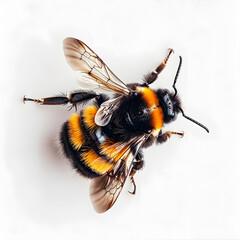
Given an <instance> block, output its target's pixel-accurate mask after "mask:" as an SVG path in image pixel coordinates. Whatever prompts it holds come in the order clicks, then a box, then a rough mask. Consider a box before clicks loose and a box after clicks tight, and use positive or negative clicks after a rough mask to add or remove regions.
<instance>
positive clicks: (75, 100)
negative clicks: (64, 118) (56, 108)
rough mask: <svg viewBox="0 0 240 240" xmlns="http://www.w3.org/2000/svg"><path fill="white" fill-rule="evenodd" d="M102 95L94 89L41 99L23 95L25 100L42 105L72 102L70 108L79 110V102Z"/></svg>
mask: <svg viewBox="0 0 240 240" xmlns="http://www.w3.org/2000/svg"><path fill="white" fill-rule="evenodd" d="M99 96H100V95H98V94H97V93H95V92H93V91H78V92H73V93H71V94H70V95H69V96H68V97H67V96H57V97H47V98H41V99H32V98H27V97H26V96H24V97H23V102H24V103H25V102H26V101H32V102H36V103H39V104H41V105H64V104H67V103H70V104H72V106H71V107H70V110H71V109H72V108H73V107H75V108H76V110H77V104H79V103H84V102H86V101H89V100H91V99H93V98H96V99H97V98H99Z"/></svg>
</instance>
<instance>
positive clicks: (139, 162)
mask: <svg viewBox="0 0 240 240" xmlns="http://www.w3.org/2000/svg"><path fill="white" fill-rule="evenodd" d="M143 165H144V161H143V160H142V159H139V160H137V161H136V162H133V167H132V170H131V172H130V174H129V176H130V180H131V182H132V184H133V191H132V192H130V191H128V192H129V193H131V194H132V195H135V194H136V188H137V187H136V183H135V180H134V175H135V173H136V172H137V171H138V170H140V169H141V168H143Z"/></svg>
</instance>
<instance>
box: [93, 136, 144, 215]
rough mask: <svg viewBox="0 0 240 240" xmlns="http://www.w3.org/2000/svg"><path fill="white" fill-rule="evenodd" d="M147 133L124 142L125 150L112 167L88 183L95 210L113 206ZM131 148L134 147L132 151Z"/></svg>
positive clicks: (103, 209) (102, 210)
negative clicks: (109, 170)
mask: <svg viewBox="0 0 240 240" xmlns="http://www.w3.org/2000/svg"><path fill="white" fill-rule="evenodd" d="M147 137H148V135H144V136H141V137H135V138H133V139H132V140H130V141H129V142H128V143H127V144H126V146H127V147H126V150H125V151H124V152H123V153H122V156H121V160H119V161H118V162H117V164H116V166H115V167H114V169H113V170H112V171H111V172H109V173H107V174H105V175H103V176H101V177H98V178H96V179H93V180H92V182H91V185H90V198H91V201H92V204H93V207H94V209H95V211H96V212H98V213H103V212H106V211H107V210H108V209H109V208H111V207H112V206H113V204H114V203H115V202H116V200H117V198H118V196H119V194H120V193H121V191H122V189H123V186H124V183H125V181H126V178H127V177H128V175H129V173H130V171H131V169H132V163H133V160H134V158H135V156H136V154H137V152H138V151H139V149H140V148H141V146H142V144H143V143H144V142H145V141H146V139H147ZM132 149H134V153H135V154H133V151H132Z"/></svg>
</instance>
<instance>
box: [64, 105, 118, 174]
mask: <svg viewBox="0 0 240 240" xmlns="http://www.w3.org/2000/svg"><path fill="white" fill-rule="evenodd" d="M96 112H97V108H96V107H95V106H90V107H87V108H85V109H84V110H83V111H81V113H80V115H79V114H73V115H72V116H71V117H70V119H69V120H68V121H67V122H65V123H64V125H63V127H62V131H61V134H60V142H61V144H62V147H63V152H64V153H65V155H66V157H67V158H69V159H70V161H71V163H72V165H73V167H74V168H75V169H76V170H77V171H78V172H79V173H81V174H82V175H83V176H85V177H88V178H95V177H98V176H101V175H103V174H105V173H106V172H109V171H110V170H111V169H112V168H113V166H114V163H113V162H111V161H109V159H108V158H107V157H106V156H105V155H104V154H101V151H100V149H99V142H98V140H97V137H96V131H97V129H98V128H99V127H98V126H97V125H96V124H95V122H94V117H95V114H96Z"/></svg>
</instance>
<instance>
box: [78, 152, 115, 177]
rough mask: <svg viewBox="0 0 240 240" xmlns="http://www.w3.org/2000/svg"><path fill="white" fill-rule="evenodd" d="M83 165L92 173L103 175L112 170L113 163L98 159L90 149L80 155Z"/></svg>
mask: <svg viewBox="0 0 240 240" xmlns="http://www.w3.org/2000/svg"><path fill="white" fill-rule="evenodd" d="M81 157H82V159H83V161H84V163H85V164H86V165H87V166H88V167H90V168H91V169H92V170H93V171H95V172H97V173H99V174H104V173H106V172H108V171H110V170H111V169H112V168H113V166H114V165H113V163H110V162H108V161H106V160H105V159H103V158H102V157H100V156H99V155H98V154H97V153H96V152H95V151H94V150H93V149H90V150H88V151H86V152H83V153H82V154H81Z"/></svg>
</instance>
